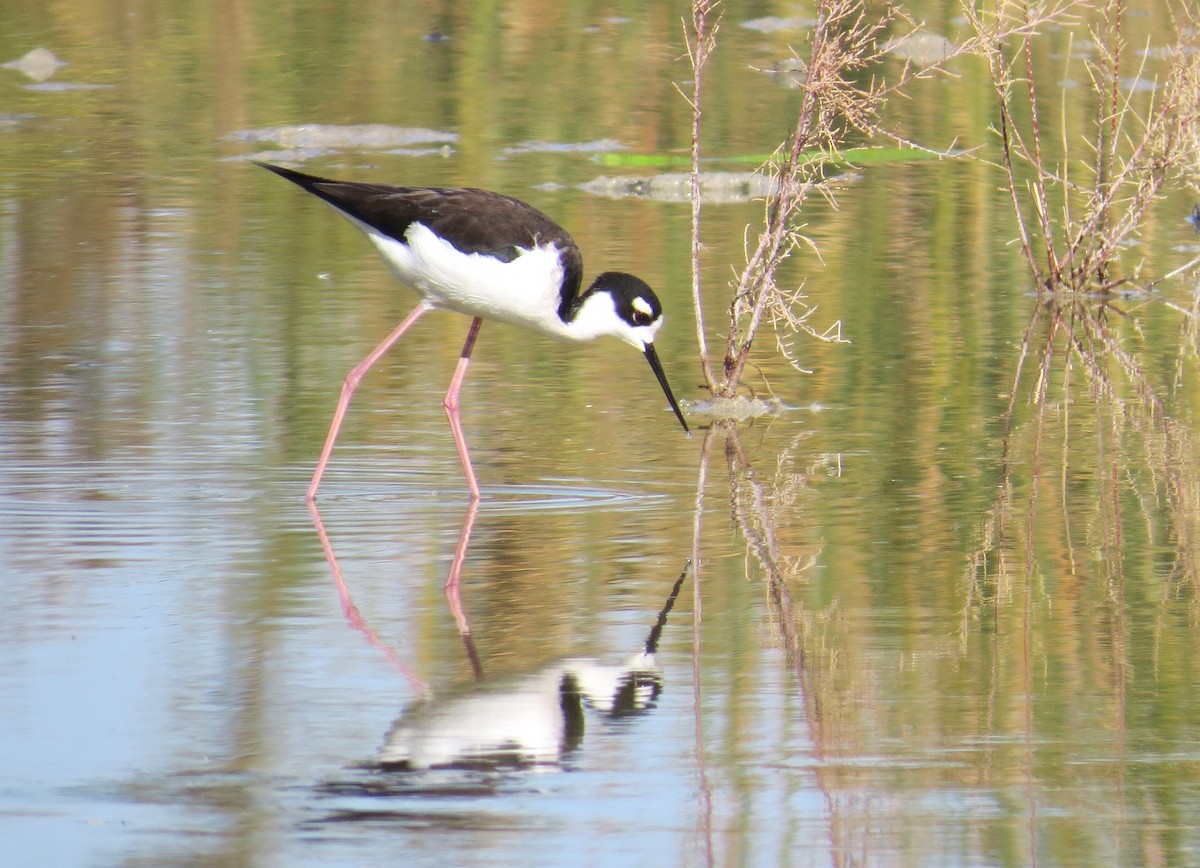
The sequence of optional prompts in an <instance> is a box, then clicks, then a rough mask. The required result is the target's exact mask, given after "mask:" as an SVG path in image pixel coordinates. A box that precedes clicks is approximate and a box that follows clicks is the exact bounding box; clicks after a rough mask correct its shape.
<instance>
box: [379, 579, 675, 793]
mask: <svg viewBox="0 0 1200 868" xmlns="http://www.w3.org/2000/svg"><path fill="white" fill-rule="evenodd" d="M686 575H687V567H685V568H684V571H683V573H681V574H680V576H679V578H678V579H677V580H676V581H675V585H674V587H673V588H672V589H671V594H670V596H669V597H668V598H667V602H666V604H665V605H664V606H663V608H662V610H661V611H660V612H659V614H658V620H657V622H656V623H655V625H654V627H653V629H651V631H650V635H649V636H648V637H647V639H646V642H645V644H644V645H643V647H642V648H641V650H639V651H638V653H636V654H634V655H633V656H632V657H630V658H629V659H628V660H626V661H625V662H624V663H621V664H617V665H606V664H603V663H600V662H597V661H595V660H590V659H582V658H576V659H568V660H562V661H559V662H556V663H553V664H551V665H548V666H544V667H542V668H540V669H538V670H536V671H534V672H530V673H526V674H523V675H517V676H508V677H504V678H497V679H492V680H489V679H481V680H477V681H475V682H473V683H472V684H471V685H470V686H469V687H468V688H467V689H466V690H464V691H462V692H459V693H455V694H449V695H445V696H437V697H434V698H424V699H420V700H418V701H417V702H416V703H415V704H414V705H413V706H411V707H410V708H409V709H407V710H406V711H405V712H404V713H403V714H402V715H401V716H400V718H399V719H398V720H396V722H395V723H394V724H392V728H391V730H389V732H388V734H387V738H386V739H385V740H384V744H383V747H382V748H380V750H379V753H378V755H377V756H376V764H377V765H378V766H379V767H381V768H384V769H414V770H423V769H434V768H458V769H493V768H509V767H515V768H525V767H531V766H554V765H558V764H559V763H560V762H561V761H562V760H563V759H564V758H565V757H566V756H567V755H568V754H569V753H570V752H571V751H572V750H574V749H575V748H576V747H577V746H578V745H579V742H580V741H581V740H582V738H583V733H584V720H585V712H587V711H592V712H595V713H598V714H600V715H602V716H604V717H606V718H609V719H613V718H621V717H628V716H632V715H637V714H642V713H644V712H646V711H648V710H649V709H651V708H653V707H654V704H655V702H656V700H657V699H658V696H659V694H660V693H661V692H662V687H663V679H662V672H661V670H660V669H659V668H658V664H657V662H656V660H655V652H656V650H657V648H658V640H659V637H660V636H661V635H662V630H663V626H664V625H665V624H666V621H667V615H668V614H669V613H670V611H671V608H672V606H674V605H675V599H676V597H678V595H679V589H680V587H681V586H682V585H683V580H684V577H685V576H686Z"/></svg>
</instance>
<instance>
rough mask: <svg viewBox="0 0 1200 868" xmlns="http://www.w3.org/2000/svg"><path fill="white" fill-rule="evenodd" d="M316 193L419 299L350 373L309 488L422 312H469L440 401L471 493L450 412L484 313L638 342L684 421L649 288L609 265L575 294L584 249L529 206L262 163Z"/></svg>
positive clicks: (487, 195)
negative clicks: (376, 369)
mask: <svg viewBox="0 0 1200 868" xmlns="http://www.w3.org/2000/svg"><path fill="white" fill-rule="evenodd" d="M258 165H260V166H262V167H263V168H264V169H270V170H271V171H272V172H274V173H275V174H277V175H280V176H282V177H284V178H287V179H288V180H289V181H292V182H293V183H295V184H298V185H299V186H301V187H303V188H304V189H305V190H307V191H308V192H310V193H312V194H313V195H314V196H318V197H320V198H321V199H324V200H325V201H326V202H328V203H329V204H330V205H332V206H333V207H334V208H336V209H337V210H338V211H339V212H341V214H342V215H343V216H344V217H346V218H347V219H348V220H349V221H350V222H351V223H353V224H354V225H355V226H356V227H358V228H359V229H360V230H362V231H363V233H365V234H366V236H367V237H368V238H369V239H370V240H371V243H372V244H374V245H375V249H376V250H378V251H379V254H380V255H381V256H382V257H383V260H384V262H386V263H387V265H388V267H389V268H390V269H391V271H392V273H393V274H394V275H395V276H396V277H397V278H399V279H400V280H401V282H403V283H405V284H407V285H408V286H410V287H412V288H413V289H414V290H416V292H417V294H418V295H419V296H420V297H421V300H420V302H419V303H418V304H417V306H416V308H415V309H414V310H413V312H412V313H410V314H409V315H408V316H407V317H406V318H405V320H404V321H403V322H402V323H400V325H398V326H396V328H395V329H393V330H392V333H391V334H389V335H388V336H387V337H386V338H384V339H383V342H382V343H380V344H379V346H377V347H376V348H375V349H374V350H372V351H371V352H370V354H369V355H368V356H367V357H366V358H365V359H363V360H362V361H361V362H359V363H358V365H356V366H355V367H354V368H353V369H351V371H350V373H349V374H347V375H346V381H345V383H344V384H343V386H342V394H341V398H340V399H339V400H338V405H337V409H336V410H335V411H334V414H333V422H332V424H331V425H330V426H329V434H328V436H327V437H326V438H325V448H324V449H323V450H322V452H321V458H320V460H319V461H318V462H317V468H316V470H315V471H314V472H313V478H312V482H311V483H310V484H309V487H308V499H309V500H312V499H313V498H314V497H316V494H317V486H319V485H320V483H321V475H322V474H323V473H324V472H325V465H326V463H328V461H329V455H330V453H331V452H332V451H333V444H334V441H336V440H337V434H338V429H339V428H340V427H341V424H342V419H343V417H344V416H345V415H346V408H347V407H348V406H349V405H350V398H351V396H352V395H353V394H354V390H355V388H357V386H358V383H359V381H360V380H361V379H362V377H363V375H364V374H365V373H366V372H367V370H368V369H369V368H370V367H371V366H372V365H373V364H375V362H376V361H378V360H379V357H380V356H382V355H383V354H384V353H385V352H386V351H387V350H388V348H389V347H390V346H391V345H392V344H394V343H395V342H396V341H397V340H398V339H399V338H400V336H401V335H402V334H404V332H405V331H407V330H408V327H409V326H411V325H412V324H413V323H414V322H416V321H417V319H418V317H420V316H421V314H423V313H425V312H426V311H429V310H455V311H458V312H460V313H465V314H470V315H471V316H473V317H474V320H473V321H472V323H471V328H470V331H468V333H467V340H466V343H465V344H463V348H462V354H461V355H460V357H459V361H458V367H457V368H456V369H455V371H454V376H453V378H451V380H450V389H449V390H448V391H447V392H446V398H445V401H444V402H443V403H444V405H445V407H446V415H447V416H448V417H449V419H450V428H451V430H452V431H453V433H454V443H455V445H456V446H457V447H458V455H459V458H460V459H461V460H462V465H463V471H464V472H465V473H466V476H467V484H468V485H469V486H470V489H471V497H472V499H478V498H479V485H478V483H477V482H476V481H475V472H474V471H473V470H472V469H471V457H470V455H469V454H468V451H467V442H466V439H465V438H464V437H463V433H462V425H461V424H460V422H459V417H458V393H459V389H460V388H461V386H462V382H463V378H464V377H465V376H466V373H467V363H468V362H469V361H470V358H471V350H472V349H473V348H474V346H475V338H476V337H477V336H478V335H479V327H480V326H481V325H482V324H483V320H485V319H492V320H498V321H500V322H506V323H511V324H513V325H519V326H524V327H526V328H530V329H533V330H534V331H538V332H541V333H542V334H544V335H549V336H550V337H554V338H560V339H563V340H574V341H590V340H592V339H594V338H598V337H601V336H602V335H612V336H613V337H616V338H620V339H621V340H623V341H625V343H627V344H630V345H632V346H634V347H636V348H637V349H639V350H641V351H642V352H643V353H645V355H646V359H647V361H649V362H650V367H651V368H652V369H653V371H654V375H655V376H656V377H657V378H658V382H659V384H660V385H661V386H662V389H663V392H664V393H666V396H667V400H668V401H669V402H670V404H671V409H672V410H674V411H675V415H676V417H678V419H679V423H680V424H681V425H682V426H683V430H684V431H685V432H687V433H688V434H690V433H691V432H690V431H688V426H687V422H686V421H684V418H683V413H682V412H680V410H679V404H678V403H677V402H676V400H675V396H674V395H673V394H672V393H671V387H670V386H669V385H667V377H666V375H665V374H664V373H663V369H662V365H661V364H660V363H659V361H658V354H657V353H656V352H655V351H654V335H655V333H656V332H657V331H658V329H659V326H661V325H662V323H663V315H662V305H661V304H660V303H659V301H658V297H657V296H656V295H655V294H654V291H653V290H652V289H650V287H649V286H647V285H646V284H645V283H644V282H643V281H642V280H640V279H639V278H637V277H634V276H633V275H632V274H624V273H622V272H618V271H607V272H605V273H603V274H601V275H600V276H599V277H597V278H596V280H595V281H594V282H593V283H592V285H591V286H590V287H589V288H588V289H586V290H584V291H583V292H580V289H581V286H582V278H583V257H582V256H581V255H580V253H579V247H578V246H576V244H575V241H574V239H572V238H571V236H570V234H569V233H568V232H567V231H566V230H565V229H563V228H562V227H561V226H559V225H558V224H557V223H555V222H554V221H553V220H551V219H550V218H549V217H547V216H546V215H545V214H543V213H542V212H541V211H538V210H537V209H536V208H534V207H533V206H531V205H527V204H525V203H524V202H522V201H520V200H518V199H513V198H511V197H509V196H502V195H500V194H499V193H491V192H488V191H487V190H475V189H470V188H449V187H389V186H386V185H384V184H359V183H353V182H349V181H331V180H328V179H325V178H317V177H314V176H312V175H306V174H304V173H303V172H297V171H294V170H292V169H284V168H282V167H280V166H271V165H268V164H266V163H259V164H258Z"/></svg>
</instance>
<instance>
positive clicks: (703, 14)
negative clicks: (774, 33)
mask: <svg viewBox="0 0 1200 868" xmlns="http://www.w3.org/2000/svg"><path fill="white" fill-rule="evenodd" d="M719 5H720V0H695V2H693V4H692V34H693V38H691V39H688V57H689V58H691V61H692V96H691V99H689V100H688V102H689V103H691V107H692V172H691V195H692V308H693V310H694V311H695V314H696V343H697V345H698V346H699V348H700V369H701V371H702V372H703V374H704V384H705V386H707V387H708V391H709V393H710V394H712V393H715V392H716V391H717V380H716V377H715V376H713V370H712V362H711V360H710V358H709V355H708V340H707V338H706V337H705V325H704V305H703V304H702V297H701V293H700V250H701V247H702V245H701V243H700V119H701V107H700V106H701V103H700V97H701V93H702V90H701V88H702V85H703V82H704V65H705V63H706V62H707V60H708V58H709V55H711V54H712V52H713V49H715V48H716V44H717V29H718V28H719V27H720V24H721V16H720V13H718V14H717V20H716V21H715V22H714V21H711V20H710V19H711V17H712V14H713V12H714V11H715V10H716V8H717V6H719ZM685 36H686V31H685Z"/></svg>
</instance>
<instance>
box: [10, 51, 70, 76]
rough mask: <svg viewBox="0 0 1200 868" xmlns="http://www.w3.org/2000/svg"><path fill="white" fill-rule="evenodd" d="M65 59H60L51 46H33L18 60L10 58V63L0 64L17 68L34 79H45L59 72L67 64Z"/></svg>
mask: <svg viewBox="0 0 1200 868" xmlns="http://www.w3.org/2000/svg"><path fill="white" fill-rule="evenodd" d="M66 65H67V62H66V61H65V60H59V58H58V55H56V54H55V53H54V52H53V51H51V50H50V49H49V48H33V49H30V50H29V51H27V52H25V54H24V56H22V57H18V58H17V59H16V60H10V61H9V62H8V63H4V64H0V67H2V68H4V69H15V70H17V72H22V73H24V74H25V75H26V76H27V77H29V78H31V79H33V80H34V81H45V80H46V79H48V78H50V77H51V76H53V75H54V73H56V72H58V70H59V68H60V67H63V66H66Z"/></svg>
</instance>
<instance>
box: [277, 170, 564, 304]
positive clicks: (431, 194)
mask: <svg viewBox="0 0 1200 868" xmlns="http://www.w3.org/2000/svg"><path fill="white" fill-rule="evenodd" d="M258 165H260V166H262V167H263V168H264V169H270V170H271V171H272V172H274V173H275V174H276V175H279V176H280V177H283V178H287V179H288V180H289V181H291V182H292V183H294V184H297V185H299V186H300V187H302V188H304V189H305V190H307V191H308V192H309V193H312V194H313V195H314V196H317V197H319V198H321V199H324V200H325V201H326V202H328V203H329V204H330V205H332V206H333V207H334V208H337V209H338V210H339V211H341V212H343V213H344V214H347V215H348V216H350V217H353V218H354V219H356V220H359V221H361V222H363V223H365V224H367V225H368V226H371V227H372V228H374V229H377V230H378V231H380V232H382V233H383V234H385V235H387V236H389V237H391V238H395V239H396V240H397V241H401V242H403V241H405V238H404V234H405V233H406V232H407V231H408V228H409V226H411V225H412V224H413V223H421V224H423V225H424V226H427V227H429V229H431V230H432V231H433V232H435V233H437V235H438V236H440V237H441V238H444V239H445V240H446V241H448V242H450V243H451V244H452V245H454V247H455V249H457V250H459V251H461V252H463V253H481V254H484V255H487V256H494V257H495V258H497V259H499V260H502V261H504V262H512V261H513V260H514V259H516V258H517V256H519V255H520V254H521V252H522V251H523V250H531V249H533V248H534V247H536V246H538V245H539V244H554V245H556V246H557V247H558V250H559V255H560V257H561V259H562V263H563V284H562V289H561V291H560V292H561V298H562V306H561V307H560V309H559V312H560V315H562V314H564V313H566V312H567V311H568V310H570V309H571V307H572V305H573V304H574V302H575V300H576V298H577V296H578V295H579V287H580V284H581V283H582V280H583V257H582V255H581V254H580V253H579V248H578V246H576V244H575V240H574V239H573V238H572V237H571V235H570V233H568V232H567V231H566V230H565V229H563V228H562V227H561V226H559V225H558V224H557V223H555V222H554V221H553V220H551V219H550V218H549V217H547V216H546V215H545V214H543V213H542V212H541V211H539V210H538V209H537V208H534V207H533V206H532V205H528V204H526V203H525V202H522V201H521V200H520V199H514V198H512V197H511V196H504V195H502V194H500V193H493V192H491V191H489V190H477V189H475V188H472V187H392V186H389V185H387V184H362V183H356V182H353V181H333V180H329V179H328V178H318V177H316V176H314V175H306V174H305V173H303V172H297V171H295V170H294V169H285V168H283V167H282V166H272V165H269V164H267V163H259V164H258Z"/></svg>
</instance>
